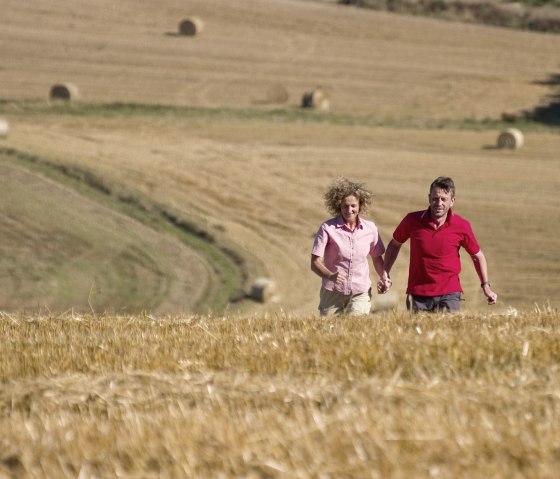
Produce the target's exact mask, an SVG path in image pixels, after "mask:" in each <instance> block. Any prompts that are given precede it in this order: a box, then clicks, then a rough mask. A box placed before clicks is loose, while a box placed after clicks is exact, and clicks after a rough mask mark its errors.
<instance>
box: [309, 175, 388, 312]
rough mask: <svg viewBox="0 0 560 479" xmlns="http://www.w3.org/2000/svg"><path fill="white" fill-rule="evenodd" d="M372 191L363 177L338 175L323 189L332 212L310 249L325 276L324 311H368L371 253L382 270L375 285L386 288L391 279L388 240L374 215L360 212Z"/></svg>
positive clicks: (317, 268)
mask: <svg viewBox="0 0 560 479" xmlns="http://www.w3.org/2000/svg"><path fill="white" fill-rule="evenodd" d="M371 199H372V194H371V192H369V191H368V190H366V189H365V188H364V186H363V185H362V184H361V183H355V182H353V181H350V180H349V179H347V178H344V177H340V178H337V179H336V180H335V181H334V182H333V183H332V185H331V186H330V188H329V189H328V190H327V192H326V193H325V205H326V206H327V209H328V210H329V212H330V213H331V214H332V215H333V218H331V219H329V220H327V221H325V222H323V223H322V224H321V226H320V227H319V231H318V232H317V234H316V235H315V240H314V242H313V249H312V251H311V270H312V271H313V272H314V273H315V274H317V275H318V276H320V277H321V278H322V285H321V291H320V300H319V313H320V314H321V316H326V315H331V314H369V312H370V311H371V279H370V277H369V263H368V255H370V256H371V258H372V262H373V266H374V268H375V271H376V272H377V274H378V275H379V281H378V283H377V291H378V292H379V293H386V292H387V291H388V290H389V288H390V287H391V280H390V279H389V277H388V275H387V273H386V272H385V268H384V263H383V256H382V255H383V253H384V252H385V246H384V245H383V241H382V240H381V237H380V236H379V232H378V231H377V227H376V226H375V223H374V222H373V221H368V220H365V219H364V218H362V215H365V214H366V213H367V210H368V207H369V206H370V204H371Z"/></svg>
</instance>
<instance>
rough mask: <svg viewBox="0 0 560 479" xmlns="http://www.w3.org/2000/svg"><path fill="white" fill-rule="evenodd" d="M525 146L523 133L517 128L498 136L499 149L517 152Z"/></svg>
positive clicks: (509, 129)
mask: <svg viewBox="0 0 560 479" xmlns="http://www.w3.org/2000/svg"><path fill="white" fill-rule="evenodd" d="M522 146H523V133H521V131H519V130H518V129H517V128H508V129H507V130H504V131H502V132H501V133H500V135H499V136H498V148H509V149H511V150H515V149H517V148H521V147H522Z"/></svg>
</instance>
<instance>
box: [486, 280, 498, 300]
mask: <svg viewBox="0 0 560 479" xmlns="http://www.w3.org/2000/svg"><path fill="white" fill-rule="evenodd" d="M482 291H483V292H484V296H486V298H488V304H496V301H497V300H498V295H497V294H496V293H494V291H492V289H491V288H490V284H489V283H485V284H484V285H483V286H482Z"/></svg>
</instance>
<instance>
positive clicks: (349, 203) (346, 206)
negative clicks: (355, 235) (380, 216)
mask: <svg viewBox="0 0 560 479" xmlns="http://www.w3.org/2000/svg"><path fill="white" fill-rule="evenodd" d="M359 212H360V200H359V199H358V198H356V197H355V196H354V195H349V196H347V197H346V198H344V199H343V200H342V203H341V204H340V214H341V215H342V217H343V218H344V221H346V223H354V222H355V221H357V219H358V213H359Z"/></svg>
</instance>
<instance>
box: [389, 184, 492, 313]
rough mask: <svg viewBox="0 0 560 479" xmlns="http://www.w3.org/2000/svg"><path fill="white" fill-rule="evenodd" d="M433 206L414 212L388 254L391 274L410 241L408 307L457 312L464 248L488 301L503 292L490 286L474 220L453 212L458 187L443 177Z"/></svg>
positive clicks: (432, 187) (433, 196)
mask: <svg viewBox="0 0 560 479" xmlns="http://www.w3.org/2000/svg"><path fill="white" fill-rule="evenodd" d="M428 199H429V207H428V209H427V210H424V211H416V212H413V213H409V214H408V215H406V216H405V217H404V219H403V220H402V221H401V223H400V224H399V225H398V226H397V228H396V229H395V232H394V233H393V239H392V240H391V241H390V243H389V245H388V246H387V251H386V253H385V270H386V272H387V273H390V271H391V268H392V266H393V264H394V262H395V260H396V259H397V256H398V254H399V251H400V248H401V246H402V244H403V243H404V242H405V241H407V240H408V239H410V264H409V271H408V287H407V290H406V293H407V295H408V296H407V308H408V309H409V310H410V309H412V310H413V311H414V312H418V311H458V310H459V309H460V307H461V293H462V292H463V290H462V288H461V283H460V281H459V273H460V271H461V261H460V257H459V249H460V248H461V247H463V248H464V249H465V250H466V252H467V253H468V254H469V255H470V256H471V259H472V261H473V264H474V267H475V269H476V272H477V274H478V277H479V278H480V286H481V288H482V291H483V293H484V295H485V296H486V298H487V299H488V304H495V303H496V300H497V298H498V296H497V295H496V293H494V292H493V291H492V289H491V287H490V282H489V280H488V267H487V263H486V258H485V256H484V253H483V252H482V250H481V249H480V246H479V245H478V242H477V240H476V238H475V236H474V233H473V231H472V229H471V225H470V223H469V222H468V221H467V220H465V219H464V218H462V217H460V216H459V215H457V214H454V213H453V210H452V208H451V207H452V206H453V204H454V203H455V185H454V183H453V180H452V179H451V178H447V177H443V176H440V177H439V178H436V179H435V180H434V182H433V183H432V184H431V185H430V193H429V195H428Z"/></svg>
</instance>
